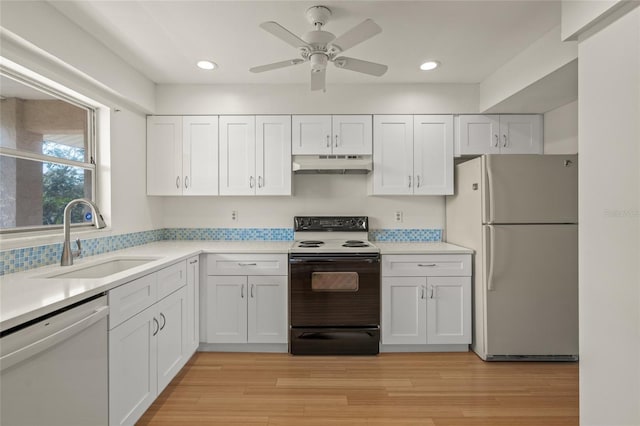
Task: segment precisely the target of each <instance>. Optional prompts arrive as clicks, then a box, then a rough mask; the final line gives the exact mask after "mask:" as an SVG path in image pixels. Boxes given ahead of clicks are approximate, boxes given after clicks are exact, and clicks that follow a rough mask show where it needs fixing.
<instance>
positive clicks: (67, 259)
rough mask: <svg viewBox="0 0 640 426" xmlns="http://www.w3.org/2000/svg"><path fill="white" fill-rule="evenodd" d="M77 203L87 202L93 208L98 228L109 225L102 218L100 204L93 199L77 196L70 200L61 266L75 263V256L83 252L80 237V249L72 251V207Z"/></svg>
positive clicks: (65, 214) (65, 211)
mask: <svg viewBox="0 0 640 426" xmlns="http://www.w3.org/2000/svg"><path fill="white" fill-rule="evenodd" d="M77 204H86V205H87V206H89V207H90V208H91V213H92V214H93V223H94V224H95V225H96V228H98V229H102V228H104V227H106V226H107V224H106V223H104V219H103V218H102V214H101V213H100V210H99V209H98V206H96V205H95V203H94V202H93V201H91V200H89V199H87V198H76V199H75V200H71V201H69V203H68V204H67V206H66V207H65V208H64V222H63V226H64V243H63V245H62V257H61V258H60V266H69V265H73V258H74V257H78V256H80V253H81V252H82V247H81V245H80V239H79V238H78V239H77V240H76V244H77V245H78V250H77V251H71V209H72V208H73V207H74V206H75V205H77Z"/></svg>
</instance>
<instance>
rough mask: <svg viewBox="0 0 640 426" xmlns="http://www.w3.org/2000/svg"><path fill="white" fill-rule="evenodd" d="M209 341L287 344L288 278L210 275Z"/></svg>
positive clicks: (208, 302) (208, 282) (208, 279)
mask: <svg viewBox="0 0 640 426" xmlns="http://www.w3.org/2000/svg"><path fill="white" fill-rule="evenodd" d="M207 342H208V343H287V277H286V276H216V275H211V276H209V277H208V278H207Z"/></svg>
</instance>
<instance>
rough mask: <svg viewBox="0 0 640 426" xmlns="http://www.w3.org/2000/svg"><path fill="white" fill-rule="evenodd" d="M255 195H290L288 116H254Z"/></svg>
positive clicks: (289, 128)
mask: <svg viewBox="0 0 640 426" xmlns="http://www.w3.org/2000/svg"><path fill="white" fill-rule="evenodd" d="M256 184H257V186H256V195H291V117H290V116H288V115H286V116H282V115H281V116H278V115H268V116H258V117H256Z"/></svg>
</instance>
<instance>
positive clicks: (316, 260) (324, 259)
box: [289, 257, 380, 265]
mask: <svg viewBox="0 0 640 426" xmlns="http://www.w3.org/2000/svg"><path fill="white" fill-rule="evenodd" d="M289 263H296V264H307V265H313V264H321V265H322V264H326V263H370V264H371V263H380V258H379V257H375V258H372V257H365V258H357V257H348V258H344V257H322V258H313V259H300V258H291V259H289Z"/></svg>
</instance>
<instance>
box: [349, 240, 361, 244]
mask: <svg viewBox="0 0 640 426" xmlns="http://www.w3.org/2000/svg"><path fill="white" fill-rule="evenodd" d="M344 243H345V244H365V242H364V241H360V240H347V241H345V242H344Z"/></svg>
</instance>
